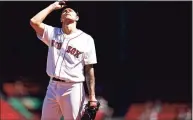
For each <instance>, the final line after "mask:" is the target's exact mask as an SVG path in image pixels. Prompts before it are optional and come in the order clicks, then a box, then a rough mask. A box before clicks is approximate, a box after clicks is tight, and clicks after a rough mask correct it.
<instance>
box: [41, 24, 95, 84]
mask: <svg viewBox="0 0 193 120" xmlns="http://www.w3.org/2000/svg"><path fill="white" fill-rule="evenodd" d="M37 37H38V38H39V39H40V40H42V41H43V42H45V43H46V44H47V45H48V47H49V49H48V56H47V68H46V72H47V74H48V75H49V76H50V77H56V78H59V79H62V80H66V81H73V82H80V81H84V80H85V77H84V74H83V73H84V65H87V64H96V63H97V58H96V51H95V44H94V40H93V38H92V37H91V36H90V35H88V34H86V33H85V32H83V31H82V30H80V29H78V30H77V31H76V32H74V33H72V34H70V35H67V34H65V33H64V32H63V31H62V29H61V28H58V27H53V26H50V25H46V24H45V29H44V33H43V36H38V35H37Z"/></svg>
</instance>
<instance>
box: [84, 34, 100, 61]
mask: <svg viewBox="0 0 193 120" xmlns="http://www.w3.org/2000/svg"><path fill="white" fill-rule="evenodd" d="M86 47H87V49H86V52H85V56H84V63H85V65H88V64H96V63H97V57H96V49H95V43H94V39H93V38H92V37H89V39H88V43H87V46H86Z"/></svg>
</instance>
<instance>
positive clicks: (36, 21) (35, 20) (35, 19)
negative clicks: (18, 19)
mask: <svg viewBox="0 0 193 120" xmlns="http://www.w3.org/2000/svg"><path fill="white" fill-rule="evenodd" d="M53 10H54V6H53V4H51V5H49V6H48V7H46V8H45V9H43V10H42V11H40V12H39V13H37V14H36V15H35V16H34V17H33V18H31V20H30V22H31V23H33V24H36V25H40V24H41V23H42V22H43V20H44V19H45V18H46V17H47V15H48V14H50V13H51V12H52V11H53Z"/></svg>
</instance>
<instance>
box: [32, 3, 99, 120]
mask: <svg viewBox="0 0 193 120" xmlns="http://www.w3.org/2000/svg"><path fill="white" fill-rule="evenodd" d="M60 3H61V2H58V1H57V2H54V3H52V4H50V5H49V6H47V7H46V8H45V9H43V10H42V11H40V12H39V13H37V14H36V15H35V16H34V17H32V18H31V19H30V25H31V27H32V28H33V29H34V30H35V32H36V34H37V37H38V38H39V39H40V40H41V41H42V42H43V43H45V44H46V45H47V46H48V56H47V69H46V72H47V74H48V76H50V82H49V85H48V87H47V92H46V95H45V98H44V102H43V108H42V116H41V120H60V118H61V116H63V117H64V120H80V119H81V114H82V110H83V103H84V100H85V93H84V87H83V82H84V81H85V79H86V83H87V88H88V92H89V101H90V106H97V100H96V97H95V75H94V68H93V64H96V63H97V58H96V51H95V44H94V40H93V38H92V37H91V36H90V35H89V34H87V33H85V32H83V31H82V30H80V29H78V28H77V27H76V25H77V22H78V20H79V16H78V14H77V11H75V10H73V9H72V8H66V7H65V6H66V3H65V2H64V1H63V5H61V4H60ZM64 7H65V9H64V10H63V11H62V13H61V18H60V21H61V24H62V27H61V28H58V27H53V26H51V25H47V24H45V23H43V20H44V19H45V18H46V16H47V15H49V14H50V13H51V12H52V11H54V10H58V9H62V8H64ZM84 73H85V74H84ZM84 75H85V76H84Z"/></svg>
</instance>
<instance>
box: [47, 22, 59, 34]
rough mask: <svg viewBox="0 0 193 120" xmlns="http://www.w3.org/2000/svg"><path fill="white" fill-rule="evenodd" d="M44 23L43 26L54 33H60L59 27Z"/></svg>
mask: <svg viewBox="0 0 193 120" xmlns="http://www.w3.org/2000/svg"><path fill="white" fill-rule="evenodd" d="M44 25H45V28H47V29H50V30H52V31H53V32H54V34H62V31H61V27H56V26H52V25H49V24H44Z"/></svg>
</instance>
